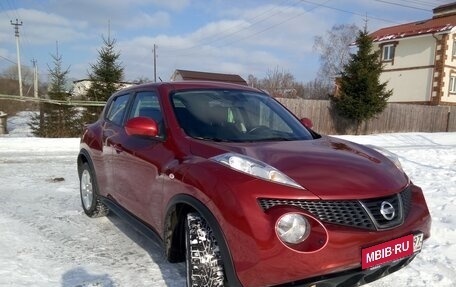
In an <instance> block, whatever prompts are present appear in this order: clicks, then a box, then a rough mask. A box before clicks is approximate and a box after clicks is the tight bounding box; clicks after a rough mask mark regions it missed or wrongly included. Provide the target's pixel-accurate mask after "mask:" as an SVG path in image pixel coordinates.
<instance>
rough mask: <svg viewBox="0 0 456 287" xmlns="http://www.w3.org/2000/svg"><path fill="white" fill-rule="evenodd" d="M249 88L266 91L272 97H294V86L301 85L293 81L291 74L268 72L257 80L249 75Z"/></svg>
mask: <svg viewBox="0 0 456 287" xmlns="http://www.w3.org/2000/svg"><path fill="white" fill-rule="evenodd" d="M247 83H248V85H249V86H252V87H255V88H259V89H263V90H266V91H267V92H268V93H269V94H270V95H272V96H273V97H296V95H297V90H296V86H298V85H301V84H300V83H297V82H296V81H295V78H294V76H293V75H292V74H290V73H289V72H285V71H283V70H282V71H279V68H278V67H276V68H275V69H274V70H268V72H267V73H266V77H265V78H263V79H258V78H257V77H255V76H254V75H249V76H248V79H247Z"/></svg>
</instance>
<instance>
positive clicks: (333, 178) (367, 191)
mask: <svg viewBox="0 0 456 287" xmlns="http://www.w3.org/2000/svg"><path fill="white" fill-rule="evenodd" d="M191 149H192V153H193V154H195V155H198V156H202V157H206V158H209V157H211V156H215V155H218V154H222V153H224V152H235V153H239V154H244V155H247V156H250V157H253V158H256V159H258V160H261V161H263V162H265V163H267V164H269V165H271V166H273V167H275V168H276V169H278V170H280V171H281V172H283V173H284V174H286V175H287V176H289V177H290V178H292V179H293V180H294V181H296V182H297V183H298V184H300V185H301V186H303V187H304V188H305V189H307V190H308V191H310V192H312V193H313V194H315V195H316V196H318V197H320V198H322V199H327V200H330V199H353V198H358V199H362V198H372V197H382V196H388V195H391V194H393V193H397V192H399V191H400V190H402V189H403V188H404V187H405V186H406V185H407V184H408V178H407V176H406V175H405V174H404V173H403V172H402V171H401V170H400V169H398V168H397V167H396V166H395V165H394V163H392V162H391V161H390V160H389V159H387V158H386V157H385V156H383V155H382V154H380V153H379V152H377V151H375V150H372V149H370V148H367V147H364V146H362V145H358V144H355V143H352V142H348V141H345V140H341V139H337V138H332V137H322V138H320V139H316V140H305V141H280V142H258V143H215V142H204V143H202V142H201V141H195V142H193V144H192V145H191Z"/></svg>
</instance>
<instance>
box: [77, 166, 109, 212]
mask: <svg viewBox="0 0 456 287" xmlns="http://www.w3.org/2000/svg"><path fill="white" fill-rule="evenodd" d="M79 180H80V183H79V190H80V193H81V203H82V208H83V209H84V212H85V214H87V215H88V216H90V217H101V216H105V215H107V214H108V212H109V209H108V207H107V206H106V205H104V204H103V203H102V202H101V201H100V197H99V195H98V189H97V184H96V181H95V178H94V177H93V172H92V170H91V169H90V166H89V164H88V163H86V162H85V163H84V164H83V165H82V168H81V174H80V175H79Z"/></svg>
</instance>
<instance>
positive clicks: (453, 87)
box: [449, 75, 456, 93]
mask: <svg viewBox="0 0 456 287" xmlns="http://www.w3.org/2000/svg"><path fill="white" fill-rule="evenodd" d="M449 90H450V93H456V75H450V88H449Z"/></svg>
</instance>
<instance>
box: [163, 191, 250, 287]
mask: <svg viewBox="0 0 456 287" xmlns="http://www.w3.org/2000/svg"><path fill="white" fill-rule="evenodd" d="M166 210H167V212H166V216H165V221H164V229H163V230H164V234H163V245H164V248H165V253H166V256H167V259H168V260H169V261H170V262H181V261H184V260H185V223H186V215H187V214H188V213H189V212H194V211H196V212H197V213H198V214H200V215H201V216H202V217H203V218H204V219H205V220H206V221H207V222H208V224H209V226H210V227H211V228H212V231H213V232H214V235H215V238H216V240H217V244H218V245H219V248H220V253H221V257H222V260H223V265H224V269H225V275H226V277H227V279H228V282H229V286H242V284H241V283H240V281H239V279H238V277H237V276H236V272H235V268H234V264H233V260H232V258H231V252H230V250H229V248H228V245H227V243H226V240H225V236H224V234H223V232H222V229H221V227H220V224H219V223H218V221H217V219H216V218H215V216H214V215H213V214H212V212H211V211H210V210H209V208H207V207H206V206H205V205H204V204H203V203H202V202H201V201H199V200H198V199H196V198H194V197H192V196H190V195H186V194H180V195H177V196H175V197H174V198H172V199H171V201H170V202H169V204H168V207H167V209H166Z"/></svg>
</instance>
